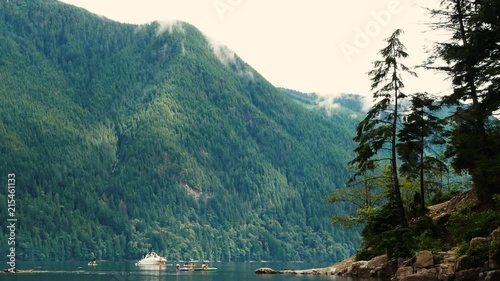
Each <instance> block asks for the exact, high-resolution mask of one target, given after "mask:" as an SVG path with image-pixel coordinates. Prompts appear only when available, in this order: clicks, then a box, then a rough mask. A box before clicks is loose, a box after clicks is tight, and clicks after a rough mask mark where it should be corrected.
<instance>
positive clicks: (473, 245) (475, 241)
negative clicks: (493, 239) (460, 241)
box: [469, 237, 490, 251]
mask: <svg viewBox="0 0 500 281" xmlns="http://www.w3.org/2000/svg"><path fill="white" fill-rule="evenodd" d="M488 243H490V239H488V238H485V237H476V238H472V239H471V240H470V244H469V250H470V251H476V250H477V249H478V248H480V247H481V246H483V245H484V244H488Z"/></svg>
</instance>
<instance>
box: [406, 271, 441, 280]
mask: <svg viewBox="0 0 500 281" xmlns="http://www.w3.org/2000/svg"><path fill="white" fill-rule="evenodd" d="M438 274H439V270H438V268H430V269H421V270H419V271H418V272H417V273H414V274H412V275H410V276H407V277H405V278H403V279H400V280H401V281H439V279H438Z"/></svg>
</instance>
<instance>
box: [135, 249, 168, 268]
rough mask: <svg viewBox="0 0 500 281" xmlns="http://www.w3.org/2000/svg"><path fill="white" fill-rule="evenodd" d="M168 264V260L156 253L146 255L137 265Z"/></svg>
mask: <svg viewBox="0 0 500 281" xmlns="http://www.w3.org/2000/svg"><path fill="white" fill-rule="evenodd" d="M166 262H167V259H166V258H164V257H161V256H159V255H158V254H157V253H155V252H151V253H149V254H146V255H145V256H144V258H142V259H141V260H140V261H138V262H136V263H135V265H137V266H139V265H165V264H166Z"/></svg>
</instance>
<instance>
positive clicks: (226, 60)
mask: <svg viewBox="0 0 500 281" xmlns="http://www.w3.org/2000/svg"><path fill="white" fill-rule="evenodd" d="M205 39H206V40H207V42H208V45H209V47H210V49H211V50H212V52H213V53H214V55H215V56H216V57H217V58H218V59H219V61H220V62H221V63H222V64H223V65H225V66H226V67H227V68H229V69H231V70H232V71H233V72H235V73H236V74H237V75H239V76H241V77H247V78H249V79H252V80H253V79H254V73H253V70H252V69H251V68H250V67H248V66H246V65H245V64H244V63H243V62H242V61H241V59H239V58H238V56H237V55H236V53H235V52H234V51H233V50H231V49H229V48H228V47H227V46H226V45H223V44H221V43H220V42H218V41H216V40H214V39H212V38H210V37H208V36H206V35H205Z"/></svg>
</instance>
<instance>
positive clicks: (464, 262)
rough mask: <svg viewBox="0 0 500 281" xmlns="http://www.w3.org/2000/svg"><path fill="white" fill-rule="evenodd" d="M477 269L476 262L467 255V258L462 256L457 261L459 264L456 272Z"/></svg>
mask: <svg viewBox="0 0 500 281" xmlns="http://www.w3.org/2000/svg"><path fill="white" fill-rule="evenodd" d="M476 267H477V265H476V264H475V262H474V260H473V259H472V258H471V257H469V256H467V255H465V256H461V257H459V258H458V259H457V263H456V265H455V270H456V271H462V270H466V269H471V268H476Z"/></svg>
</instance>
